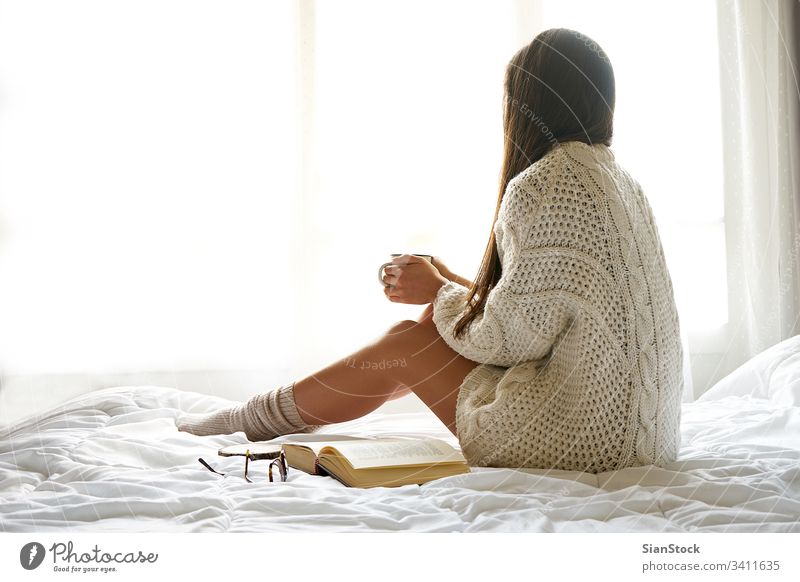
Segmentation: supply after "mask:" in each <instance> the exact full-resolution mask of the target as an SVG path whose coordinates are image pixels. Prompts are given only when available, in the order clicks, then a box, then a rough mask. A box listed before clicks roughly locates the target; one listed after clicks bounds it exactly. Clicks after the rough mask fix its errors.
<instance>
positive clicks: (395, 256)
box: [378, 253, 433, 287]
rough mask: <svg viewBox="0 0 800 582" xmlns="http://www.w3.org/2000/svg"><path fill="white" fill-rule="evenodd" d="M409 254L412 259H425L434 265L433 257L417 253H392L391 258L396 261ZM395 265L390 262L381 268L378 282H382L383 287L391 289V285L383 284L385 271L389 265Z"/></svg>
mask: <svg viewBox="0 0 800 582" xmlns="http://www.w3.org/2000/svg"><path fill="white" fill-rule="evenodd" d="M407 254H410V255H411V256H412V257H420V258H423V259H425V260H426V261H430V263H431V264H433V255H418V254H416V253H392V254H391V255H389V256H390V257H392V258H393V259H395V258H397V257H402V256H403V255H407ZM393 264H394V263H392V261H389V262H388V263H384V264H382V265H381V266H380V268H379V269H378V280H379V281H380V282H381V285H383V286H384V287H390V285H387V284H386V283H384V282H383V270H384V269H385V268H386V267H388V266H389V265H393Z"/></svg>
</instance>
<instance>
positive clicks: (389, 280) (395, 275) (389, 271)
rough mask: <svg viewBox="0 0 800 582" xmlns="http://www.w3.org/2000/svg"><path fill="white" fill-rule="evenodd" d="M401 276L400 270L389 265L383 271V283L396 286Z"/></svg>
mask: <svg viewBox="0 0 800 582" xmlns="http://www.w3.org/2000/svg"><path fill="white" fill-rule="evenodd" d="M399 276H400V268H399V267H393V266H391V265H389V266H388V267H386V268H384V269H383V282H384V283H385V284H386V285H396V284H397V280H398V279H399Z"/></svg>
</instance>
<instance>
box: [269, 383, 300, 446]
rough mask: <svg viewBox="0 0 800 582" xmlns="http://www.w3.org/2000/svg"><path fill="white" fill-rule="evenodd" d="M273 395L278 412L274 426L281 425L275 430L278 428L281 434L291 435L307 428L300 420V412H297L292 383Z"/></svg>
mask: <svg viewBox="0 0 800 582" xmlns="http://www.w3.org/2000/svg"><path fill="white" fill-rule="evenodd" d="M273 394H274V398H275V404H276V405H277V408H278V410H279V411H280V418H278V419H276V424H281V425H283V426H278V427H276V428H279V429H280V430H281V431H282V432H285V433H291V432H297V431H298V430H299V429H301V428H304V427H306V426H308V424H307V423H306V422H305V421H304V420H303V419H302V418H301V416H300V412H299V411H298V410H297V404H296V403H295V401H294V382H292V383H291V384H289V385H287V386H282V387H281V388H278V389H277V390H275V391H274V392H273Z"/></svg>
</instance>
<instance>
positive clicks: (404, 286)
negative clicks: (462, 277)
mask: <svg viewBox="0 0 800 582" xmlns="http://www.w3.org/2000/svg"><path fill="white" fill-rule="evenodd" d="M383 273H384V275H383V282H384V283H386V285H389V287H384V288H383V293H384V295H386V297H388V298H389V301H394V302H395V303H410V304H412V305H424V304H425V303H433V300H434V299H436V293H438V291H439V289H441V288H442V286H443V285H445V284H446V283H448V281H449V280H448V279H447V278H446V277H444V276H442V274H441V273H440V272H439V270H438V269H437V268H436V267H434V266H433V265H432V264H431V262H430V261H428V260H426V259H423V258H421V257H415V256H414V255H401V256H399V257H395V258H394V259H392V264H391V265H389V266H387V267H386V268H385V269H384V270H383Z"/></svg>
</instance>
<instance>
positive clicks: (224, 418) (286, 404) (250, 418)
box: [175, 383, 318, 441]
mask: <svg viewBox="0 0 800 582" xmlns="http://www.w3.org/2000/svg"><path fill="white" fill-rule="evenodd" d="M175 424H176V426H177V427H178V430H180V431H183V432H188V433H192V434H196V435H199V436H206V435H213V434H231V433H234V432H238V431H242V432H244V433H245V435H247V438H248V440H250V441H266V440H270V439H273V438H275V437H277V436H281V435H284V434H291V433H296V432H313V431H314V430H316V429H317V428H318V426H317V425H309V424H306V423H305V422H304V421H303V419H302V418H301V417H300V413H299V412H298V411H297V406H296V405H295V402H294V383H292V384H289V385H287V386H282V387H281V388H278V389H277V390H272V391H271V392H265V393H264V394H258V395H256V396H253V397H252V398H251V399H250V400H248V401H247V402H245V403H244V404H242V405H240V406H234V407H231V408H225V409H223V410H219V411H217V412H212V413H210V414H183V415H181V416H180V417H178V418H177V419H176V422H175Z"/></svg>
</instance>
